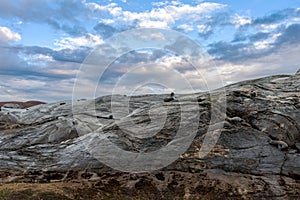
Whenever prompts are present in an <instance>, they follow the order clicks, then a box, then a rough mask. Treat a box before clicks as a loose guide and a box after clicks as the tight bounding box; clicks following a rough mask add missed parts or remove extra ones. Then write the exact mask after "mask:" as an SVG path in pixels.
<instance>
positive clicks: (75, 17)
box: [0, 0, 300, 102]
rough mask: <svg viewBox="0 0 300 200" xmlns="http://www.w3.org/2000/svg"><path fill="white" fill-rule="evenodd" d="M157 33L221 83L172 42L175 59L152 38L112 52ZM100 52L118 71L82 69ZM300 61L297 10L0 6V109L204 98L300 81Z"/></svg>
mask: <svg viewBox="0 0 300 200" xmlns="http://www.w3.org/2000/svg"><path fill="white" fill-rule="evenodd" d="M153 28H155V30H157V31H158V32H160V31H162V32H163V33H165V31H168V32H170V33H174V34H173V35H172V36H171V38H172V37H173V36H174V35H178V34H181V36H182V37H184V38H186V40H184V41H185V42H186V41H190V40H191V41H194V42H196V43H197V45H199V46H200V47H201V48H202V50H203V52H202V51H201V55H204V57H205V58H206V57H209V60H210V62H209V63H211V61H212V62H213V69H214V70H215V71H217V72H218V77H214V76H213V75H215V74H214V72H215V71H213V70H212V69H208V67H202V68H201V70H202V71H201V70H200V72H199V69H198V70H197V69H196V68H197V67H196V68H195V66H193V65H192V63H191V61H190V60H189V58H187V56H186V55H179V54H178V52H180V49H179V47H178V44H182V45H185V44H183V42H182V41H181V43H180V42H179V41H176V39H175V41H174V44H173V46H174V47H176V45H177V47H176V48H177V49H178V52H172V51H170V49H172V48H166V47H167V46H168V45H169V44H168V45H160V44H166V43H167V42H166V41H168V39H169V38H168V37H167V35H164V37H162V38H160V39H158V38H157V37H156V38H154V39H153V38H152V39H151V37H148V36H151V34H150V35H147V34H146V32H147V31H146V32H143V33H145V34H146V35H144V38H142V39H143V40H151V42H153V43H155V44H156V46H155V45H154V46H153V45H151V43H149V44H150V45H149V46H144V47H143V48H139V49H133V48H128V49H129V50H130V51H122V52H123V54H118V53H117V51H109V50H110V49H109V48H108V46H109V45H110V42H111V41H113V39H112V38H118V42H119V43H122V44H123V43H126V44H127V45H128V46H138V47H140V46H139V45H137V44H136V43H143V40H142V39H141V38H131V40H128V38H127V37H129V36H128V34H131V35H132V34H133V33H134V32H132V31H135V30H147V29H153ZM124 33H125V34H124ZM122 34H123V35H126V34H127V36H124V37H123V39H124V38H125V39H124V40H128V41H122V39H120V35H121V36H122ZM133 35H134V34H133ZM137 37H140V36H137ZM178 38H180V37H178ZM178 38H177V39H178ZM178 40H179V39H178ZM178 42H179V43H178ZM145 44H146V43H145ZM157 46H159V48H157ZM171 46H172V45H171ZM179 46H180V45H179ZM119 47H121V46H119ZM107 48H108V49H107ZM125 49H126V48H125ZM100 50H101V52H105V56H106V57H107V58H109V59H112V58H113V60H111V63H109V65H107V63H106V65H105V66H104V63H105V62H104V61H103V60H101V59H98V60H97V63H96V65H95V66H94V68H85V67H86V65H85V64H86V63H87V62H89V61H90V60H91V55H92V56H94V58H95V57H97V56H99V55H98V54H95V52H100ZM299 53H300V0H284V1H283V0H252V1H238V0H228V1H226V0H215V1H213V0H208V1H202V0H192V1H188V0H181V1H160V0H155V1H138V0H115V1H114V0H15V1H10V0H1V1H0V101H11V100H17V101H26V100H41V101H47V102H53V101H59V100H69V99H72V96H73V95H74V88H75V90H76V97H78V98H79V97H80V98H85V97H87V96H88V97H89V95H88V92H87V91H89V90H93V91H94V96H96V97H97V96H102V95H107V94H111V93H112V92H114V93H120V94H129V95H135V94H140V93H166V92H169V91H175V92H177V93H187V92H192V91H197V92H198V91H205V90H207V89H211V88H216V87H219V86H220V84H215V83H214V81H216V80H217V79H218V81H219V79H221V82H222V84H223V85H227V84H231V83H234V82H238V81H242V80H248V79H253V78H258V77H263V76H268V75H274V74H293V73H295V72H296V71H297V70H298V69H300V56H299ZM100 56H102V55H100ZM99 58H100V57H99ZM101 58H102V57H101ZM201 59H202V58H201ZM200 67H201V66H200ZM83 72H84V73H88V74H89V75H85V76H80V73H83ZM100 72H101V73H100ZM209 73H211V74H209ZM79 78H80V83H81V84H80V85H77V86H74V85H76V84H75V83H76V81H78V79H79ZM183 83H185V84H183ZM95 85H96V86H95ZM95 87H96V88H95ZM191 87H192V89H193V90H190V88H191Z"/></svg>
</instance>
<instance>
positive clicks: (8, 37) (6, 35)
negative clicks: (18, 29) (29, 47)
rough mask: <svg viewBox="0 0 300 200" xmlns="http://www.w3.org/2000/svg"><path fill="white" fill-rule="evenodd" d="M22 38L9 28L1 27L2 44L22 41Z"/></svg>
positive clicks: (0, 37)
mask: <svg viewBox="0 0 300 200" xmlns="http://www.w3.org/2000/svg"><path fill="white" fill-rule="evenodd" d="M20 40H21V36H20V34H19V33H15V32H13V31H12V30H10V29H9V28H7V27H3V26H0V42H9V41H20Z"/></svg>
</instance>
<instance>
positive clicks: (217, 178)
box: [0, 73, 300, 199]
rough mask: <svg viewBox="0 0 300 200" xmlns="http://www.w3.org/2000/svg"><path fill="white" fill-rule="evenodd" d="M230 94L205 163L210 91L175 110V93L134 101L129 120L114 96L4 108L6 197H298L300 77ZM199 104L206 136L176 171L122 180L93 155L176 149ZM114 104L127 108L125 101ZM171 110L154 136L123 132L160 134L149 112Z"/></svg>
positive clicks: (0, 169)
mask: <svg viewBox="0 0 300 200" xmlns="http://www.w3.org/2000/svg"><path fill="white" fill-rule="evenodd" d="M225 90H226V102H227V108H226V115H227V116H226V118H225V122H224V126H223V128H222V129H221V135H220V138H219V139H218V142H217V144H216V145H215V146H214V148H213V149H212V151H211V152H210V153H209V154H208V155H207V156H205V157H204V158H199V149H201V145H202V144H203V140H204V138H205V134H206V132H207V130H208V127H209V124H210V121H211V115H210V113H211V101H210V96H209V94H207V93H199V94H194V95H178V101H171V102H164V101H163V99H164V98H165V97H166V95H144V96H134V97H131V98H130V102H129V105H130V106H129V110H130V113H128V115H124V114H123V115H122V114H121V115H120V116H123V117H121V118H118V116H114V114H113V112H112V110H111V98H110V97H109V96H106V97H101V98H97V99H95V100H80V101H77V102H76V103H74V105H73V106H74V107H73V109H72V102H71V101H63V102H58V103H49V104H42V105H37V106H33V107H30V108H27V109H20V110H17V109H13V110H9V109H5V110H2V111H1V112H0V160H1V162H0V181H1V183H2V185H1V186H0V199H299V198H300V100H299V99H300V74H299V73H297V74H295V75H291V76H289V75H279V76H271V77H266V78H261V79H257V80H251V81H245V82H241V83H237V84H233V85H230V86H227V87H226V88H225ZM192 98H196V99H197V101H196V104H197V106H198V107H199V109H198V111H197V112H199V113H197V114H198V115H197V116H198V119H197V120H199V125H198V127H197V132H196V134H195V137H194V138H193V142H192V143H191V145H190V146H189V148H188V150H187V151H186V152H185V153H183V154H182V155H180V157H179V158H178V159H177V160H176V161H175V162H172V163H171V164H170V165H168V166H164V167H163V168H162V169H159V170H155V171H152V172H147V171H146V172H140V173H130V172H122V171H120V170H116V169H113V168H111V167H109V166H107V165H105V164H104V163H102V162H101V159H100V160H99V159H96V158H95V156H94V155H93V151H91V150H90V149H91V148H93V147H94V146H95V145H97V144H95V143H93V142H92V143H91V141H97V139H99V137H100V138H101V137H102V136H105V137H106V138H108V139H109V140H110V141H111V142H112V143H114V144H115V145H116V146H118V147H119V148H120V149H123V150H126V151H131V152H136V153H139V152H153V151H156V150H157V149H159V148H161V147H163V146H165V145H167V144H170V143H172V142H173V143H172V144H174V140H176V139H177V138H176V136H175V135H176V131H177V130H178V123H179V122H180V114H181V113H180V111H178V105H179V102H181V103H183V104H186V105H187V104H189V103H190V99H192ZM118 99H119V100H120V101H119V102H118ZM114 103H117V104H120V105H121V104H122V96H120V97H118V98H117V102H114ZM94 108H95V109H96V111H95V110H94ZM165 108H167V110H168V114H167V117H166V119H165V123H164V126H163V127H162V129H160V130H159V131H157V134H155V135H153V136H152V137H149V138H139V137H134V136H133V135H131V134H128V132H127V131H125V130H124V128H122V127H126V125H127V126H129V125H130V124H131V123H132V122H135V124H138V125H140V126H141V127H143V126H145V127H147V129H148V130H147V131H151V129H155V124H153V126H147V125H148V124H150V123H151V119H150V118H149V110H150V109H152V110H154V111H153V112H154V113H155V112H157V117H158V118H159V117H161V116H159V111H160V110H163V109H165ZM186 112H187V114H189V115H191V116H192V115H193V114H195V111H194V110H192V109H190V110H189V109H187V111H186ZM141 130H142V129H141ZM185 132H186V133H187V134H188V132H189V130H188V129H185ZM175 144H176V141H175ZM110 153H111V152H109V151H108V152H107V153H106V154H105V151H104V155H105V156H110ZM111 156H118V155H111ZM166 159H168V158H166ZM132 162H134V161H132ZM129 163H130V161H129ZM125 171H126V170H125ZM127 171H128V170H127Z"/></svg>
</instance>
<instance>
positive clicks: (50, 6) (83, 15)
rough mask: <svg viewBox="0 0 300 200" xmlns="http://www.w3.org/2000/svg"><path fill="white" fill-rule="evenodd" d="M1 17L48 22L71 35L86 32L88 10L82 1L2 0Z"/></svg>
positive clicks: (0, 2)
mask: <svg viewBox="0 0 300 200" xmlns="http://www.w3.org/2000/svg"><path fill="white" fill-rule="evenodd" d="M0 17H2V18H4V19H11V18H16V19H18V20H19V21H22V22H23V23H26V22H34V23H40V24H48V25H49V26H50V27H52V28H54V29H55V30H63V31H65V32H66V33H68V34H70V35H80V34H82V33H85V32H86V30H85V28H84V26H80V25H79V24H84V23H85V21H86V19H87V10H85V9H82V2H81V1H75V0H73V1H71V0H70V1H51V0H44V1H40V0H16V1H0Z"/></svg>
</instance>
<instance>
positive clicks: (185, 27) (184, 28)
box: [177, 24, 194, 32]
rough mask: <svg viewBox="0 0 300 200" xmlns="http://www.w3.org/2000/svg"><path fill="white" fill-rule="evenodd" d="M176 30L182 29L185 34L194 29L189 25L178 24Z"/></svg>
mask: <svg viewBox="0 0 300 200" xmlns="http://www.w3.org/2000/svg"><path fill="white" fill-rule="evenodd" d="M177 28H180V29H183V30H184V31H186V32H190V31H193V30H194V27H193V26H192V25H189V24H180V25H179V26H177Z"/></svg>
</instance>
